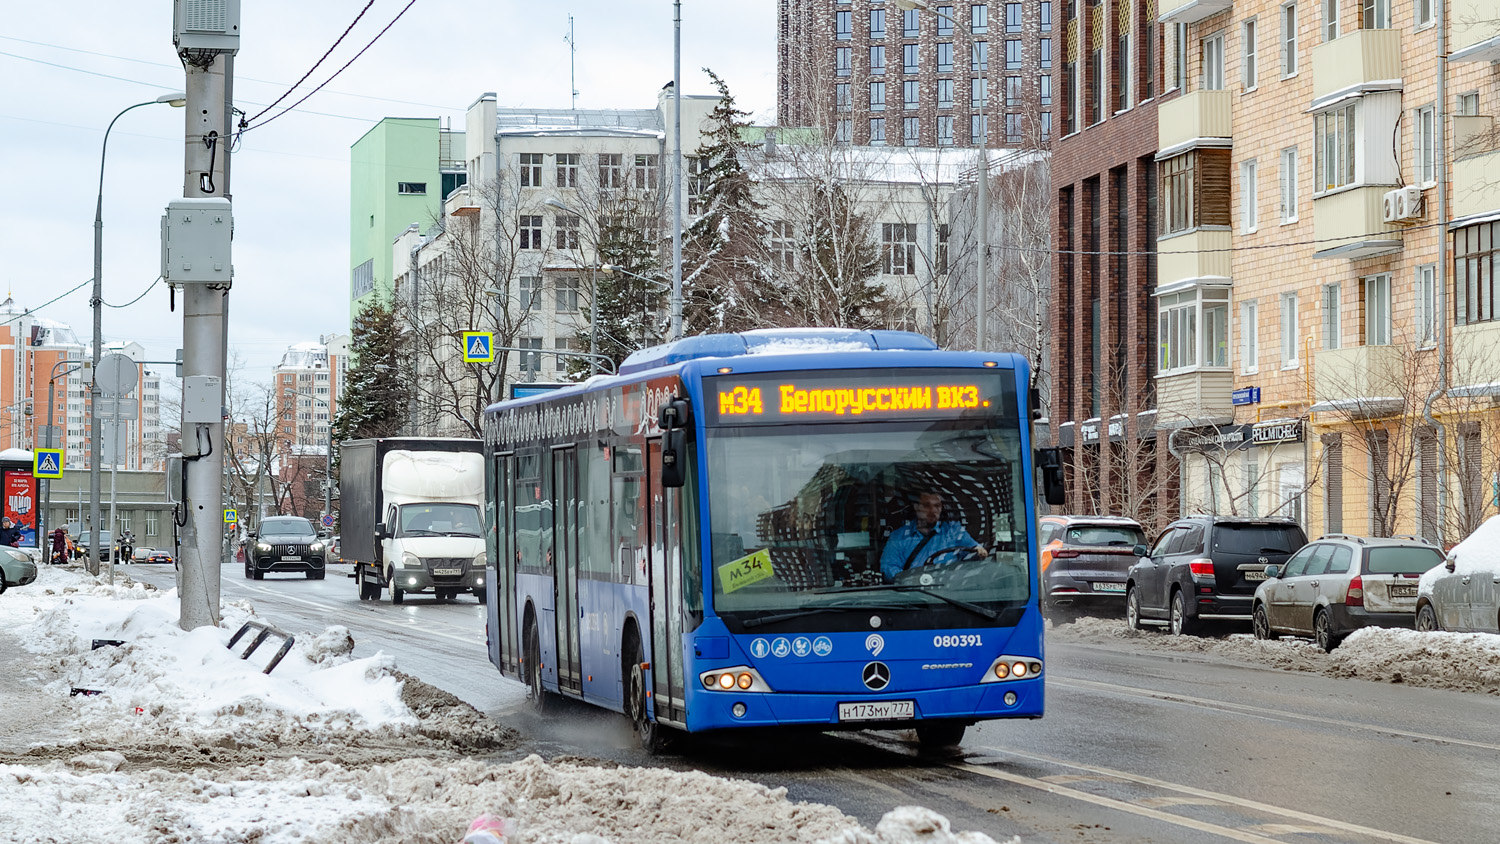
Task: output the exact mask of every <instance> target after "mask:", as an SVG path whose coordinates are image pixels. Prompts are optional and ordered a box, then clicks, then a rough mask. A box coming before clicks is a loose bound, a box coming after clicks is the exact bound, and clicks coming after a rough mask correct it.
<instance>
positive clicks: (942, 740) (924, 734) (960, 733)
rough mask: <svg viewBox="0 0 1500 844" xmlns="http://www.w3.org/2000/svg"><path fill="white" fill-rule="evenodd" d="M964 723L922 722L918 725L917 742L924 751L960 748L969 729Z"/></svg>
mask: <svg viewBox="0 0 1500 844" xmlns="http://www.w3.org/2000/svg"><path fill="white" fill-rule="evenodd" d="M968 726H969V725H967V724H965V723H964V722H962V721H922V722H918V723H917V741H920V742H921V743H922V749H923V750H942V749H945V748H954V747H958V745H959V742H962V741H963V740H964V731H965V730H966V729H968Z"/></svg>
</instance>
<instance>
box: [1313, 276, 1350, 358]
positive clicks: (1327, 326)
mask: <svg viewBox="0 0 1500 844" xmlns="http://www.w3.org/2000/svg"><path fill="white" fill-rule="evenodd" d="M1319 292H1320V294H1321V298H1322V302H1321V303H1320V304H1321V305H1322V307H1321V311H1322V313H1321V314H1320V316H1321V317H1322V320H1321V322H1322V324H1321V326H1320V327H1321V329H1322V335H1323V348H1325V349H1337V348H1340V347H1342V346H1343V343H1344V324H1343V320H1342V318H1341V314H1342V312H1341V310H1340V305H1341V304H1342V299H1343V288H1342V286H1341V285H1340V284H1339V282H1337V281H1335V282H1332V283H1331V284H1325V285H1323V286H1322V287H1321V288H1320V289H1319Z"/></svg>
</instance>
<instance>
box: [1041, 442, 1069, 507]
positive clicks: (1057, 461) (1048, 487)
mask: <svg viewBox="0 0 1500 844" xmlns="http://www.w3.org/2000/svg"><path fill="white" fill-rule="evenodd" d="M1036 463H1037V467H1038V468H1040V469H1041V470H1042V497H1043V498H1044V499H1045V500H1046V502H1047V503H1048V504H1052V505H1060V504H1063V503H1065V502H1066V501H1067V490H1066V489H1065V488H1064V487H1063V464H1062V452H1061V451H1060V450H1058V449H1056V448H1041V449H1037V453H1036Z"/></svg>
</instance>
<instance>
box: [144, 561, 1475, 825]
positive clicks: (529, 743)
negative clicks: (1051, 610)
mask: <svg viewBox="0 0 1500 844" xmlns="http://www.w3.org/2000/svg"><path fill="white" fill-rule="evenodd" d="M120 571H121V573H123V574H128V575H130V576H131V577H135V578H137V579H140V580H145V581H148V582H151V583H154V584H156V585H158V586H162V587H170V586H171V585H172V581H173V574H172V571H171V570H170V569H167V568H165V567H162V566H130V567H126V568H123V569H121V570H120ZM345 571H347V567H343V566H335V567H332V568H331V569H330V571H329V574H328V579H327V580H324V581H306V580H303V579H302V578H301V577H300V576H293V575H271V576H269V577H268V579H267V580H264V581H259V582H252V581H246V580H244V579H243V577H242V575H241V570H240V569H239V568H238V567H237V566H225V567H224V569H223V573H224V579H223V590H222V592H223V599H224V600H225V601H231V600H238V599H248V600H251V601H253V602H254V603H255V605H256V607H257V611H258V612H259V613H260V614H261V615H262V616H264V617H266V618H267V619H269V620H271V621H272V622H273V623H275V624H277V625H279V626H281V627H283V628H285V629H288V630H289V631H291V632H294V633H295V632H301V631H313V630H321V629H322V628H323V627H324V626H327V625H329V624H343V625H345V626H347V627H348V628H349V629H350V631H351V632H352V633H353V635H354V638H355V641H356V647H355V654H356V655H358V656H367V655H371V654H374V653H375V652H376V651H377V650H378V651H383V652H385V653H387V654H390V655H391V656H393V657H394V658H395V660H396V663H397V666H398V667H399V668H400V669H401V670H404V671H407V672H409V673H412V674H415V675H417V676H419V677H421V678H422V679H423V680H425V681H427V682H429V683H432V684H433V685H436V686H439V687H441V688H443V689H446V690H447V691H449V692H452V693H453V694H455V695H458V696H459V697H460V698H462V699H464V700H466V701H468V702H469V703H471V704H472V705H474V706H476V707H477V708H479V709H480V710H481V711H484V712H486V713H488V714H490V715H491V716H493V717H495V718H496V719H498V720H500V721H502V722H504V723H507V724H509V725H511V726H514V727H516V728H517V729H518V730H520V731H521V732H522V734H523V735H524V736H525V737H526V742H525V746H524V747H523V748H521V749H520V751H519V752H520V753H523V754H524V753H530V752H535V753H539V754H541V755H543V756H545V757H549V758H552V757H557V756H590V757H598V758H604V759H610V760H614V761H617V762H621V763H626V764H635V765H664V766H667V767H672V768H681V769H698V770H703V771H707V772H710V773H714V774H720V775H725V776H733V777H739V778H744V779H752V780H755V781H758V782H762V783H765V784H767V785H770V786H773V787H785V788H786V789H787V791H788V794H789V795H790V796H791V797H792V798H793V799H798V800H810V801H817V802H821V803H830V804H833V805H836V806H838V807H839V808H841V809H842V810H844V811H845V812H847V813H849V814H851V815H854V816H855V817H857V818H859V819H860V820H861V821H862V822H864V823H865V824H867V825H872V826H873V825H874V824H875V823H876V822H877V821H878V820H879V819H880V817H881V815H883V814H884V813H885V812H887V811H889V810H890V809H892V808H894V807H896V806H900V805H913V804H914V805H922V806H928V807H931V808H933V809H935V810H937V811H938V812H941V813H942V814H944V815H946V816H948V818H949V819H950V820H951V821H952V823H953V827H954V829H955V830H979V831H982V832H985V833H987V834H989V835H991V836H993V837H995V838H996V839H998V840H1001V841H1004V839H1005V838H1006V837H1008V836H1010V835H1020V836H1021V838H1022V840H1023V841H1025V842H1027V844H1031V842H1189V841H1192V842H1198V841H1209V842H1219V841H1241V842H1253V843H1255V844H1267V842H1283V844H1289V843H1290V842H1315V843H1316V842H1402V843H1404V844H1415V843H1416V842H1441V844H1467V843H1468V842H1473V844H1489V842H1495V841H1500V833H1497V832H1496V829H1500V698H1496V697H1491V696H1485V695H1475V694H1462V693H1457V692H1444V691H1435V690H1428V689H1419V688H1409V687H1406V686H1401V685H1392V684H1381V683H1371V682H1366V681H1360V680H1343V679H1335V678H1330V677H1325V676H1322V675H1316V674H1307V673H1299V672H1284V671H1278V670H1275V669H1271V668H1267V667H1265V666H1251V665H1237V664H1224V663H1221V662H1217V661H1213V660H1209V659H1205V658H1201V657H1196V656H1192V655H1185V654H1181V653H1160V652H1152V651H1149V650H1144V649H1141V647H1140V646H1139V645H1131V644H1129V643H1125V642H1121V643H1119V644H1110V645H1092V644H1091V645H1070V644H1061V643H1057V642H1049V644H1048V650H1047V658H1048V678H1049V679H1048V686H1047V695H1048V700H1047V717H1046V718H1045V719H1043V720H1040V721H1018V722H1006V721H993V722H987V723H984V724H980V725H978V726H976V727H971V728H970V729H969V732H968V735H967V736H966V738H965V740H964V743H963V748H962V753H961V754H959V755H956V756H953V757H949V758H933V757H930V756H926V755H923V754H921V753H920V752H919V751H918V748H917V745H916V742H915V737H914V736H912V735H911V734H909V733H891V732H885V733H840V734H819V735H796V736H791V737H766V736H757V737H755V739H754V740H753V741H740V742H697V743H693V744H691V745H689V746H687V747H683V748H681V749H680V750H679V751H678V752H676V753H673V754H669V755H667V756H664V757H661V758H659V759H654V760H653V759H651V758H649V757H647V756H646V755H645V754H644V753H643V752H642V751H640V750H639V749H638V748H637V747H635V746H634V744H633V742H632V740H631V736H630V733H629V730H628V727H627V725H626V723H625V721H624V719H623V717H621V716H618V715H614V714H612V713H607V712H600V711H598V710H594V709H592V708H588V707H582V706H570V707H567V708H565V710H564V711H563V712H561V713H558V714H555V715H551V716H548V717H546V718H545V719H542V718H538V717H536V716H533V715H531V714H530V713H529V712H528V711H527V710H526V709H525V704H524V689H523V688H522V687H521V686H520V685H519V684H516V683H513V682H511V681H509V680H505V679H502V678H500V677H499V675H498V674H497V673H496V672H495V670H494V668H493V667H492V666H491V665H490V664H489V661H488V659H487V657H486V655H485V652H484V616H483V609H482V607H481V606H480V605H479V604H478V603H476V602H475V601H474V599H473V598H472V597H467V596H465V597H460V598H459V599H458V601H457V602H456V603H451V604H438V603H436V602H434V601H433V600H432V599H431V598H430V597H421V596H418V597H410V596H408V598H407V602H406V604H405V605H403V606H400V607H397V606H392V605H391V604H390V603H389V602H378V603H370V602H361V601H359V600H358V596H357V594H356V590H355V586H354V581H352V580H350V579H348V578H345V577H343V576H342V575H343V573H344V572H345Z"/></svg>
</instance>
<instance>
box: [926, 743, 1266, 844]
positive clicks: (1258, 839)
mask: <svg viewBox="0 0 1500 844" xmlns="http://www.w3.org/2000/svg"><path fill="white" fill-rule="evenodd" d="M991 749H993V748H991ZM952 767H954V768H957V769H958V770H960V771H968V772H969V773H971V774H978V775H979V776H981V777H989V778H990V779H997V780H1004V781H1005V782H1009V783H1013V784H1015V785H1022V786H1026V787H1027V788H1035V789H1037V790H1038V791H1045V792H1047V793H1049V794H1056V795H1057V796H1059V797H1068V798H1071V799H1073V800H1081V801H1083V802H1084V803H1093V804H1094V805H1096V806H1104V807H1105V808H1108V809H1116V810H1118V811H1121V812H1128V813H1130V814H1132V815H1140V816H1141V817H1145V818H1151V819H1152V820H1157V821H1161V822H1162V823H1167V824H1171V825H1173V826H1181V827H1186V828H1188V829H1191V830H1194V831H1196V832H1206V833H1208V834H1209V835H1217V836H1220V837H1221V838H1228V839H1230V840H1233V841H1243V842H1245V844H1285V842H1283V841H1277V840H1276V839H1275V838H1267V837H1266V836H1264V835H1257V834H1255V833H1253V832H1245V831H1242V830H1238V829H1234V828H1232V827H1227V826H1219V825H1218V824H1211V823H1207V822H1205V821H1200V820H1195V819H1193V818H1187V817H1182V816H1180V815H1174V814H1172V813H1170V812H1163V811H1161V810H1159V809H1153V808H1151V807H1149V806H1141V805H1137V804H1135V803H1127V802H1125V801H1124V800H1116V799H1114V798H1113V797H1102V796H1100V795H1098V794H1090V793H1088V792H1087V791H1079V790H1078V789H1076V788H1068V787H1067V786H1064V785H1057V784H1054V783H1050V782H1046V781H1044V780H1039V779H1033V778H1032V777H1027V776H1022V775H1021V774H1013V773H1011V772H1009V771H998V770H995V769H994V768H985V767H983V766H980V765H970V764H968V763H966V762H959V763H954V764H953V766H952Z"/></svg>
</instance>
